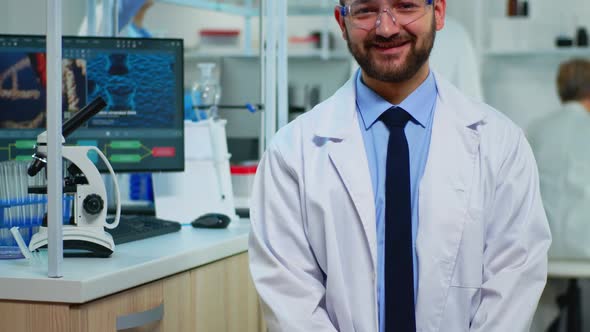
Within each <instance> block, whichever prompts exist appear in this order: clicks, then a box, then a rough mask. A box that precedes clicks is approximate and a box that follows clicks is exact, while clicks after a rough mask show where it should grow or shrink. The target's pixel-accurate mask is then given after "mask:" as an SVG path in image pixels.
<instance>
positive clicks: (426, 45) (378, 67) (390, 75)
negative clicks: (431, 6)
mask: <svg viewBox="0 0 590 332" xmlns="http://www.w3.org/2000/svg"><path fill="white" fill-rule="evenodd" d="M346 34H347V38H346V42H347V44H348V49H349V50H350V53H351V54H352V56H353V57H354V58H355V59H356V61H357V62H358V64H359V66H360V67H361V68H362V69H363V71H364V72H365V73H366V74H367V75H368V76H369V77H371V78H373V79H376V80H379V81H383V82H390V83H400V82H405V81H407V80H409V79H411V78H412V77H414V75H416V73H418V71H419V70H420V68H422V66H423V65H424V64H425V63H426V61H428V58H429V57H430V52H431V51H432V47H433V46H434V39H435V36H436V23H435V21H434V20H433V22H432V26H431V30H430V33H429V34H428V35H426V36H425V37H424V38H425V39H424V41H423V46H421V47H420V48H417V45H416V37H415V36H412V35H409V34H407V33H405V34H401V33H400V34H397V35H395V36H392V37H391V38H383V37H381V36H378V35H375V36H374V38H373V39H371V40H365V41H364V43H363V44H361V45H359V44H356V45H353V44H352V43H351V42H350V38H349V37H348V31H347V32H346ZM405 42H409V43H410V44H411V45H410V52H409V54H408V55H407V57H406V59H405V62H404V63H402V64H401V65H390V64H389V63H387V62H386V61H384V62H381V63H378V62H377V61H375V60H374V59H373V57H372V56H371V53H369V52H370V50H371V48H372V47H374V46H375V45H388V46H393V45H395V46H399V45H401V44H403V43H405Z"/></svg>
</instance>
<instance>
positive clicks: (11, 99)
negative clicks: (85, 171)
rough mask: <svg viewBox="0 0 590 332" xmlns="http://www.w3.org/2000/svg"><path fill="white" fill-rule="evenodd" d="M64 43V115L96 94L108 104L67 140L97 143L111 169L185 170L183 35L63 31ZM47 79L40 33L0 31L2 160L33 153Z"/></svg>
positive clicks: (42, 120)
mask: <svg viewBox="0 0 590 332" xmlns="http://www.w3.org/2000/svg"><path fill="white" fill-rule="evenodd" d="M62 49H63V50H62V58H63V60H62V78H63V79H62V96H63V98H62V112H63V121H66V120H68V119H69V118H71V117H72V115H73V114H75V113H76V112H77V111H78V110H80V109H81V108H83V107H84V106H85V105H86V104H87V103H89V102H91V101H92V100H93V99H95V98H96V97H98V96H101V97H102V98H103V99H104V100H105V101H106V102H107V105H108V106H107V107H106V108H105V109H104V110H102V111H101V112H100V113H98V114H97V115H95V116H94V117H93V118H91V119H90V120H89V121H88V122H87V123H86V124H84V125H83V126H82V127H80V128H79V129H77V130H76V131H74V133H73V134H72V135H70V136H69V137H67V139H66V144H67V145H84V146H96V147H98V148H99V149H100V150H101V151H102V152H103V153H104V154H105V156H106V157H107V158H108V160H109V161H110V163H111V165H112V166H113V168H114V170H115V171H116V172H159V171H182V170H183V169H184V138H183V134H184V129H183V128H184V127H183V116H184V114H183V109H184V105H183V84H184V82H183V81H184V79H183V43H182V40H181V39H138V38H103V37H63V46H62ZM46 84H47V82H46V59H45V37H44V36H20V35H19V36H17V35H0V161H3V160H15V159H16V160H30V159H31V155H32V154H33V152H34V151H33V148H34V144H35V142H36V137H37V135H38V134H39V133H40V132H42V131H44V130H45V126H46ZM50 84H51V82H50ZM90 158H91V159H92V160H93V161H94V162H95V163H96V165H97V167H98V168H99V170H101V171H103V172H104V171H106V167H105V165H104V164H103V163H102V161H100V160H99V158H98V156H96V155H94V156H93V155H91V156H90Z"/></svg>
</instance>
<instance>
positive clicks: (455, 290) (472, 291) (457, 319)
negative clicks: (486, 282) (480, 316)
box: [440, 286, 481, 332]
mask: <svg viewBox="0 0 590 332" xmlns="http://www.w3.org/2000/svg"><path fill="white" fill-rule="evenodd" d="M480 297H481V290H480V288H478V287H457V286H451V287H450V288H449V293H448V295H447V302H446V305H445V310H444V314H443V318H442V324H441V329H440V332H463V331H465V332H468V331H469V327H470V326H471V321H472V320H473V316H474V315H475V312H476V310H477V307H478V304H479V302H480Z"/></svg>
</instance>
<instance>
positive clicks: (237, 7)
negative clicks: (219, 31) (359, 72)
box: [158, 0, 334, 17]
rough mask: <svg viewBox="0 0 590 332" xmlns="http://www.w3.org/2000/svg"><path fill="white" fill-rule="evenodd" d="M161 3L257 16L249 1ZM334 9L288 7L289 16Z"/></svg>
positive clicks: (173, 0)
mask: <svg viewBox="0 0 590 332" xmlns="http://www.w3.org/2000/svg"><path fill="white" fill-rule="evenodd" d="M158 1H159V2H162V3H168V4H173V5H180V6H186V7H192V8H198V9H206V10H212V11H218V12H223V13H228V14H234V15H240V16H244V17H253V16H259V15H260V10H259V8H258V1H249V2H250V3H251V4H245V3H244V1H243V0H242V1H239V0H238V1H227V0H225V1H223V0H158ZM333 10H334V7H333V6H332V5H326V6H321V5H320V6H318V5H317V4H314V3H311V2H308V1H307V2H306V1H297V4H293V5H289V6H288V15H289V16H326V15H332V12H333Z"/></svg>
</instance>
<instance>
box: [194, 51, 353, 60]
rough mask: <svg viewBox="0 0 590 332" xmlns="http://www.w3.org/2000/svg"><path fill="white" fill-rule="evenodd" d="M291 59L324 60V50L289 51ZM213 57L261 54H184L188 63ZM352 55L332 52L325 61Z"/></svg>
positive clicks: (196, 52) (238, 56)
mask: <svg viewBox="0 0 590 332" xmlns="http://www.w3.org/2000/svg"><path fill="white" fill-rule="evenodd" d="M288 55H289V58H309V59H321V58H324V57H323V54H322V50H306V51H299V50H293V51H289V54H288ZM213 57H232V58H258V57H259V54H258V52H257V51H255V52H254V53H252V54H246V53H244V52H243V51H240V50H228V51H221V50H214V51H209V50H208V51H198V50H197V51H188V52H185V53H184V59H185V60H187V61H190V60H201V59H209V58H213ZM350 58H351V55H350V53H348V52H347V51H330V52H328V54H327V57H325V58H324V59H326V60H330V59H350Z"/></svg>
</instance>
